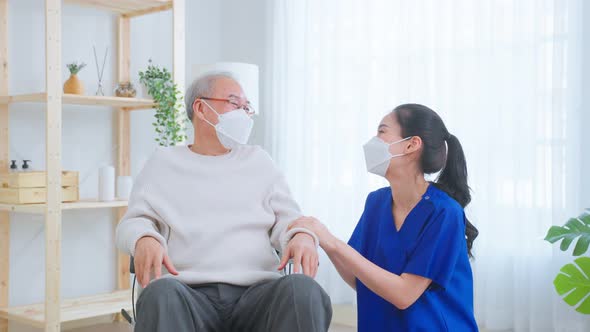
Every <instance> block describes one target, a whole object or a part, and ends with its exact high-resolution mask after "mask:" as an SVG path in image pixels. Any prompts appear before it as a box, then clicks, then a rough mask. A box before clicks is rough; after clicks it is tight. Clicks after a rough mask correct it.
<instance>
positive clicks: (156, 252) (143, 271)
mask: <svg viewBox="0 0 590 332" xmlns="http://www.w3.org/2000/svg"><path fill="white" fill-rule="evenodd" d="M134 261H135V275H136V277H137V281H138V282H139V284H140V285H141V287H142V288H145V287H147V285H148V284H149V283H150V277H151V272H152V271H153V272H154V276H155V279H159V278H160V277H161V275H162V264H164V266H165V267H166V269H167V270H168V271H169V272H170V273H172V274H173V275H178V271H176V268H175V267H174V265H172V261H170V257H168V255H166V254H165V253H164V248H162V245H161V244H160V242H158V240H156V239H154V238H153V237H151V236H145V237H142V238H141V239H139V241H137V244H136V245H135V257H134Z"/></svg>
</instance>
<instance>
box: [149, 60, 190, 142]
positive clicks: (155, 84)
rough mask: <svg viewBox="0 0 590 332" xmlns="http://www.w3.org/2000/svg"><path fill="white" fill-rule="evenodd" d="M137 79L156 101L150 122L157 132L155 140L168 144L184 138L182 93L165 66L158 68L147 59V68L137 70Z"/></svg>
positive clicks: (181, 140) (184, 120) (184, 121)
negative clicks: (154, 112) (153, 115)
mask: <svg viewBox="0 0 590 332" xmlns="http://www.w3.org/2000/svg"><path fill="white" fill-rule="evenodd" d="M139 81H140V82H141V83H142V84H144V85H145V86H146V88H147V92H148V94H149V95H150V96H151V97H152V98H153V99H154V102H155V103H156V114H155V122H154V123H152V124H153V125H154V128H155V130H156V133H157V134H158V137H156V142H158V144H159V145H161V146H170V145H174V144H176V143H180V142H183V141H185V140H186V132H185V123H186V122H187V118H186V117H185V116H184V114H183V111H182V109H183V104H182V99H183V97H182V93H181V92H180V90H179V89H178V86H177V85H176V84H175V83H174V81H173V80H172V74H171V73H170V72H169V71H168V70H167V69H166V68H160V67H158V66H156V65H154V64H152V60H150V61H149V65H148V67H147V70H145V71H142V72H139Z"/></svg>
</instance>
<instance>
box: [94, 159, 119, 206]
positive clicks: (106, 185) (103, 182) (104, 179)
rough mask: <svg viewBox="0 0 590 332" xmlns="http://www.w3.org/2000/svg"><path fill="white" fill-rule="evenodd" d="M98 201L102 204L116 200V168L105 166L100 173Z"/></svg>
mask: <svg viewBox="0 0 590 332" xmlns="http://www.w3.org/2000/svg"><path fill="white" fill-rule="evenodd" d="M98 200H99V201H102V202H108V201H114V200H115V168H114V167H113V166H103V167H101V168H100V170H99V172H98Z"/></svg>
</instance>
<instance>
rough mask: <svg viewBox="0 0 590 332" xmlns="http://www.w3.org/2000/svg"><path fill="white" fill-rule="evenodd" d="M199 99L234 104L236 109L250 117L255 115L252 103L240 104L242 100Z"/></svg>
mask: <svg viewBox="0 0 590 332" xmlns="http://www.w3.org/2000/svg"><path fill="white" fill-rule="evenodd" d="M198 99H205V100H213V101H223V102H226V103H229V104H232V105H233V106H234V107H235V108H236V109H243V110H244V111H246V113H248V114H249V115H252V114H254V113H255V111H254V108H253V107H252V105H250V102H249V101H246V102H245V103H240V100H239V99H238V98H232V97H230V98H211V97H200V98H198Z"/></svg>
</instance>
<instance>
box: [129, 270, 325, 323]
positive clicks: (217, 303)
mask: <svg viewBox="0 0 590 332" xmlns="http://www.w3.org/2000/svg"><path fill="white" fill-rule="evenodd" d="M331 319H332V305H331V303H330V298H329V297H328V295H327V294H326V292H325V291H324V290H323V289H322V287H321V286H320V285H319V284H318V283H317V282H315V280H313V279H312V278H309V277H307V276H305V275H302V274H292V275H288V276H285V277H282V278H280V279H276V280H271V281H264V282H260V283H257V284H254V285H252V286H250V287H239V286H233V285H228V284H205V285H196V286H192V287H191V286H188V285H186V284H184V283H182V282H180V281H178V280H175V279H171V278H161V279H159V280H156V281H154V282H152V283H150V284H149V286H148V287H146V288H145V289H144V290H143V291H142V293H141V295H140V296H139V299H138V301H137V323H136V325H135V331H138V332H152V331H154V332H155V331H158V332H193V331H199V332H201V331H205V332H209V331H216V332H217V331H220V332H222V331H223V332H225V331H236V332H237V331H245V332H250V331H251V332H266V331H269V332H291V331H293V332H295V331H297V332H314V331H327V330H328V327H329V325H330V321H331Z"/></svg>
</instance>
